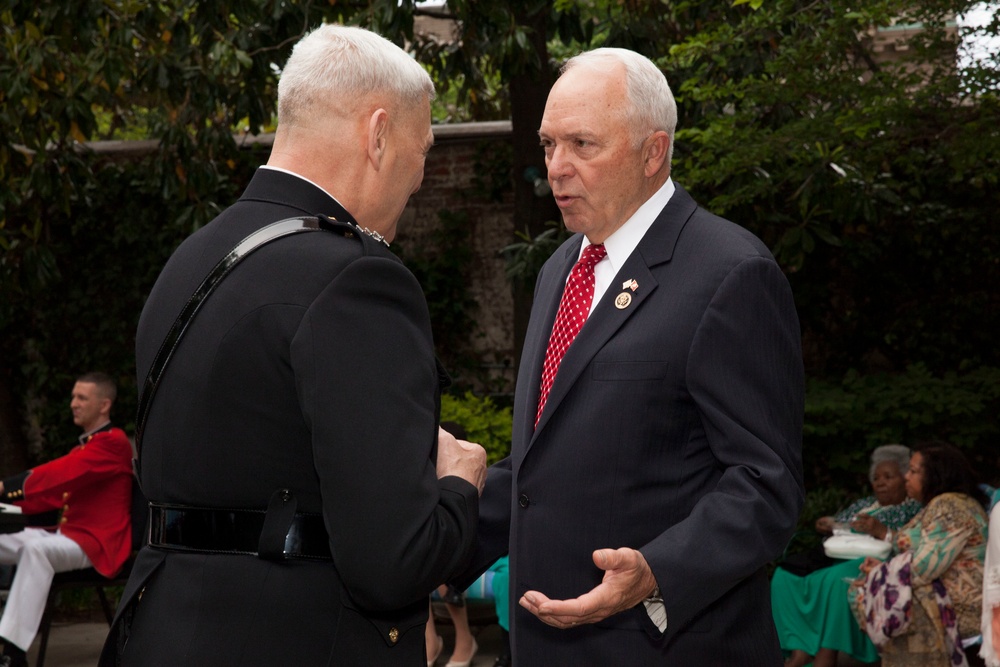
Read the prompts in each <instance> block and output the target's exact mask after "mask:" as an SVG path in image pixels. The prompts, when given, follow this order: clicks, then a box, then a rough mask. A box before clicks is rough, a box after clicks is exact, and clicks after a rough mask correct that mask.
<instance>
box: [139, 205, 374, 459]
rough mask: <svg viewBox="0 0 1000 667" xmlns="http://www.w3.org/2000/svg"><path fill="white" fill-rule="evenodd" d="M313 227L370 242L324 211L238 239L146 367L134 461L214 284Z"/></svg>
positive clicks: (187, 306) (274, 224)
mask: <svg viewBox="0 0 1000 667" xmlns="http://www.w3.org/2000/svg"><path fill="white" fill-rule="evenodd" d="M316 231H327V232H333V233H335V234H340V235H342V236H349V237H351V238H358V239H359V240H360V241H361V246H362V248H363V252H364V254H366V255H367V254H368V250H369V246H368V243H367V242H366V241H367V239H365V238H364V234H362V233H361V232H360V230H359V229H358V227H357V226H355V225H354V224H352V223H348V222H341V221H338V220H334V219H333V218H329V217H327V216H324V215H321V216H315V217H296V218H287V219H285V220H279V221H278V222H275V223H272V224H270V225H268V226H267V227H263V228H261V229H258V230H257V231H256V232H254V233H253V234H250V236H248V237H246V238H245V239H243V240H242V241H240V242H239V243H237V244H236V245H235V246H234V247H233V249H232V250H230V251H229V253H228V254H227V255H226V256H225V257H223V258H222V259H221V260H220V261H219V263H218V264H216V265H215V267H214V268H213V269H212V270H211V271H209V273H208V275H207V276H206V277H205V279H204V280H203V281H202V282H201V285H199V286H198V289H196V290H195V292H194V294H192V295H191V298H190V299H188V300H187V303H185V304H184V307H183V308H182V309H181V312H180V314H179V315H178V316H177V319H176V320H174V323H173V326H171V327H170V331H169V332H167V336H166V338H164V339H163V343H162V344H161V345H160V349H159V350H158V351H157V352H156V357H154V358H153V364H152V365H151V366H150V367H149V373H147V374H146V381H145V382H143V385H142V388H141V393H140V396H139V410H138V416H137V418H136V422H135V451H134V452H133V455H134V457H135V459H136V462H138V459H139V451H140V448H141V446H142V434H143V431H144V430H145V428H146V418H147V417H148V416H149V409H150V406H151V405H152V402H153V397H154V396H155V395H156V390H157V389H158V388H159V386H160V380H161V379H162V378H163V373H164V371H165V370H166V368H167V364H168V363H169V362H170V359H171V357H172V356H173V353H174V350H176V349H177V345H178V344H179V343H180V340H181V337H183V335H184V333H185V332H186V331H187V329H188V327H189V326H190V324H191V320H193V319H194V316H195V315H196V314H197V313H198V310H199V309H200V308H201V306H202V305H203V304H204V303H205V300H206V299H208V297H209V295H211V294H212V292H213V291H215V288H216V287H218V286H219V283H220V282H222V279H223V278H225V277H226V276H227V275H229V272H230V271H232V270H233V269H234V268H236V265H237V264H239V263H240V262H241V261H243V260H244V259H246V258H247V257H248V256H249V255H250V254H251V253H253V252H254V251H255V250H257V249H259V248H261V247H262V246H264V245H266V244H267V243H270V242H271V241H274V240H277V239H280V238H282V237H285V236H290V235H292V234H299V233H302V232H316Z"/></svg>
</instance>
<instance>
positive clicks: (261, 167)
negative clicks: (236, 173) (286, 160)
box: [258, 164, 347, 211]
mask: <svg viewBox="0 0 1000 667" xmlns="http://www.w3.org/2000/svg"><path fill="white" fill-rule="evenodd" d="M258 169H270V170H272V171H280V172H281V173H283V174H288V175H289V176H294V177H295V178H301V179H302V180H303V181H305V182H306V183H311V184H312V185H315V186H316V187H317V188H319V189H320V190H322V191H323V192H326V195H327V196H328V197H329V198H330V199H332V200H333V201H335V202H337V203H338V204H340V207H341V208H344V205H343V204H341V203H340V200H339V199H337V198H336V197H334V196H333V195H331V194H330V193H329V192H327V191H326V188H324V187H323V186H322V185H320V184H319V183H316V182H315V181H312V180H310V179H308V178H306V177H305V176H303V175H302V174H296V173H295V172H294V171H288V170H287V169H283V168H281V167H272V166H271V165H268V164H262V165H260V166H259V167H258ZM344 210H345V211H346V210H347V209H346V208H344Z"/></svg>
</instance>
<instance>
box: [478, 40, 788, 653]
mask: <svg viewBox="0 0 1000 667" xmlns="http://www.w3.org/2000/svg"><path fill="white" fill-rule="evenodd" d="M676 117H677V111H676V105H675V103H674V100H673V97H672V95H671V92H670V89H669V87H668V85H667V82H666V80H665V78H664V77H663V74H662V73H661V72H660V71H659V70H657V68H656V67H655V66H654V65H653V64H652V63H651V62H650V61H649V60H648V59H646V58H644V57H642V56H640V55H638V54H636V53H633V52H631V51H625V50H620V49H598V50H596V51H592V52H588V53H586V54H583V55H581V56H578V57H576V58H573V59H571V60H570V61H569V62H568V63H567V65H566V66H565V68H564V70H563V73H562V75H561V77H560V78H559V79H558V80H557V81H556V83H555V85H554V86H553V88H552V91H551V93H550V95H549V98H548V102H547V104H546V107H545V113H544V116H543V119H542V124H541V129H540V131H539V135H540V137H541V144H542V147H543V149H544V151H545V157H546V164H547V166H548V180H549V183H550V185H551V186H552V192H553V195H554V196H555V199H556V203H557V204H558V205H559V207H560V209H561V211H562V215H563V220H564V222H565V224H566V226H567V227H568V228H569V229H570V230H571V231H573V232H577V234H576V235H574V236H573V237H572V238H570V239H569V240H568V241H567V242H566V243H565V244H564V245H563V246H562V247H561V248H560V249H559V250H557V251H556V252H555V253H554V254H553V256H552V257H551V258H550V259H549V260H548V262H547V263H546V264H545V266H544V268H543V269H542V271H541V274H540V275H539V277H538V282H537V285H536V288H535V299H534V306H533V309H532V313H531V320H530V324H529V327H528V332H527V339H526V341H525V346H524V352H523V355H522V362H521V367H520V370H519V373H518V379H517V390H516V397H515V406H514V433H513V446H512V452H511V456H510V457H509V458H508V459H506V460H505V461H502V462H501V463H499V464H497V465H496V466H494V467H493V468H492V469H491V470H490V474H489V476H488V479H487V484H486V491H485V493H484V495H483V499H482V505H481V514H480V517H481V518H480V541H479V547H478V551H477V554H476V557H475V562H474V565H473V568H472V569H471V570H470V572H469V573H468V575H471V572H472V571H474V570H478V569H481V568H482V567H483V566H484V565H485V564H487V563H489V562H490V561H492V560H493V559H495V558H496V557H497V556H499V555H501V554H502V553H504V552H506V551H507V550H508V548H509V552H510V566H511V577H510V581H511V599H513V600H518V601H519V603H520V605H519V607H515V612H514V613H513V618H512V642H513V650H514V656H513V663H514V664H515V665H517V666H518V667H534V666H535V665H538V666H542V665H544V666H545V667H553V666H555V667H560V666H566V667H569V666H574V667H575V666H578V665H629V667H636V666H641V665H665V664H666V665H678V666H679V667H688V666H692V667H695V666H696V667H708V666H714V665H720V666H721V665H725V666H729V667H731V666H734V665H739V666H740V667H757V666H761V667H763V666H767V667H771V666H773V665H778V664H780V663H781V655H780V652H779V648H778V642H777V638H776V635H775V631H774V627H773V622H772V620H771V613H770V604H769V599H768V583H767V577H766V574H765V570H764V566H765V564H766V563H767V562H768V561H769V560H770V559H771V558H773V557H774V556H776V555H777V554H778V553H780V551H781V549H782V547H783V546H784V545H785V543H786V541H787V540H788V538H789V536H790V535H791V533H792V530H793V528H794V526H795V523H796V518H797V516H798V513H799V510H800V508H801V505H802V502H803V495H804V494H803V488H802V480H801V478H802V475H801V428H802V411H803V369H802V360H801V351H800V332H799V324H798V319H797V316H796V313H795V306H794V303H793V300H792V294H791V291H790V289H789V285H788V282H787V281H786V279H785V277H784V275H783V274H782V272H781V269H780V268H779V267H778V265H777V264H776V263H775V261H774V258H773V257H772V256H771V254H770V253H769V252H768V250H767V248H766V247H765V246H764V245H763V244H762V243H761V242H760V241H759V240H758V239H757V238H756V237H754V236H753V235H752V234H751V233H750V232H748V231H746V230H745V229H743V228H741V227H739V226H737V225H735V224H733V223H731V222H728V221H726V220H723V219H721V218H719V217H717V216H715V215H712V214H711V213H709V212H707V211H705V210H704V209H701V208H699V207H698V206H697V205H696V204H695V202H694V201H693V200H692V199H691V197H690V196H689V195H688V194H687V192H685V191H684V190H683V189H682V188H681V187H680V186H678V185H676V184H675V183H674V182H673V181H672V180H671V178H670V156H671V151H672V147H673V137H674V127H675V125H676Z"/></svg>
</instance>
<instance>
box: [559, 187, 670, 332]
mask: <svg viewBox="0 0 1000 667" xmlns="http://www.w3.org/2000/svg"><path fill="white" fill-rule="evenodd" d="M674 190H675V188H674V181H673V179H671V178H670V177H667V180H666V182H665V183H664V184H663V185H661V186H660V189H659V190H657V191H656V192H655V193H654V194H653V196H652V197H650V198H649V199H647V200H646V203H644V204H643V205H642V206H640V207H639V209H638V210H637V211H636V212H635V213H633V214H632V217H631V218H629V219H628V220H626V221H625V224H624V225H622V226H621V227H619V228H618V229H616V230H615V232H614V233H613V234H612V235H611V236H609V237H608V238H607V239H605V241H604V249H605V250H607V252H608V254H607V255H605V257H604V259H602V260H601V261H600V262H598V263H597V265H596V266H595V267H594V300H593V301H592V302H591V304H590V312H591V313H593V312H594V307H595V306H597V304H598V303H599V302H600V300H601V297H602V296H604V293H605V292H607V291H608V287H610V286H611V281H612V280H614V279H615V276H616V275H618V271H619V269H621V268H622V266H623V265H624V264H625V260H627V259H628V258H629V255H631V254H632V252H633V251H634V250H635V248H636V246H637V245H639V241H641V240H642V237H643V236H645V235H646V232H647V231H648V230H649V228H650V227H651V226H652V225H653V222H655V221H656V218H657V216H659V215H660V211H662V210H663V208H664V207H665V206H666V205H667V202H669V201H670V198H671V197H672V196H673V195H674ZM589 245H590V241H588V240H587V237H586V236H584V237H583V243H582V244H581V245H580V254H581V255H582V254H583V249H584V248H586V247H587V246H589ZM577 259H579V257H577ZM567 279H568V276H567Z"/></svg>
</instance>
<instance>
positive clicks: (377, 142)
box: [368, 109, 389, 171]
mask: <svg viewBox="0 0 1000 667" xmlns="http://www.w3.org/2000/svg"><path fill="white" fill-rule="evenodd" d="M388 134H389V113H388V112H387V111H386V110H385V109H376V110H375V111H374V112H372V115H371V117H370V118H369V119H368V160H369V161H370V162H371V163H372V166H373V167H375V170H376V171H378V170H379V169H381V167H382V158H383V157H384V156H385V147H386V142H387V141H388Z"/></svg>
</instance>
